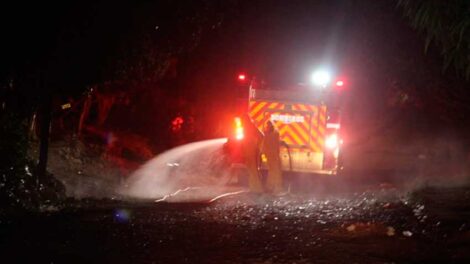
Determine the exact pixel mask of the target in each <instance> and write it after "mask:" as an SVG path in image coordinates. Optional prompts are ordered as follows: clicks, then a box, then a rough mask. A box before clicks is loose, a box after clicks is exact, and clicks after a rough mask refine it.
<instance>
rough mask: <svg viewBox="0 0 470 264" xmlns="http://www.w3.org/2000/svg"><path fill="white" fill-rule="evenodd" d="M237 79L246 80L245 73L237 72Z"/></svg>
mask: <svg viewBox="0 0 470 264" xmlns="http://www.w3.org/2000/svg"><path fill="white" fill-rule="evenodd" d="M238 80H239V81H245V80H246V75H245V74H244V73H240V74H238Z"/></svg>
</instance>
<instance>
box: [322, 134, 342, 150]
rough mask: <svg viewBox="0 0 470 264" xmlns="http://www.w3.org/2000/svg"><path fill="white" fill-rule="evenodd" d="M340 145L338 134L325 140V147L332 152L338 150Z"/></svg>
mask: <svg viewBox="0 0 470 264" xmlns="http://www.w3.org/2000/svg"><path fill="white" fill-rule="evenodd" d="M339 143H340V142H339V139H338V135H337V134H331V135H329V136H328V137H327V138H326V140H325V146H326V147H327V148H328V149H330V150H334V149H336V148H338V146H339Z"/></svg>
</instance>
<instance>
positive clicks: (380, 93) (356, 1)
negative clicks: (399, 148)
mask: <svg viewBox="0 0 470 264" xmlns="http://www.w3.org/2000/svg"><path fill="white" fill-rule="evenodd" d="M205 2H206V3H210V4H211V6H213V7H215V9H216V14H220V15H221V17H223V19H222V20H221V22H222V23H221V24H220V27H216V28H215V29H213V30H205V31H204V32H203V33H202V39H201V42H200V43H199V45H198V46H197V48H196V49H194V50H190V51H189V52H182V53H179V54H178V55H177V57H178V66H177V75H176V78H175V79H174V80H172V81H171V82H170V84H169V85H167V86H166V87H165V89H171V90H176V91H179V92H177V93H179V94H180V95H181V96H183V97H187V99H188V100H189V101H193V102H194V100H196V101H197V100H200V101H202V102H204V100H208V99H210V98H218V99H219V100H220V99H222V100H230V97H228V95H229V94H230V93H229V91H230V90H231V89H233V81H234V77H235V74H236V73H237V72H239V71H241V70H243V71H245V72H247V73H248V74H254V75H256V76H258V77H259V78H263V79H265V80H266V81H267V82H268V84H270V85H272V86H278V87H282V86H283V85H284V84H292V83H298V82H305V81H307V79H308V75H309V74H310V73H311V71H313V70H314V69H315V68H316V67H317V66H318V65H328V66H330V67H331V68H332V69H333V70H335V71H336V73H338V74H339V75H341V76H343V77H344V78H346V80H347V82H348V84H349V85H350V88H351V94H353V95H354V98H355V99H354V100H353V101H354V104H355V106H354V111H356V112H358V113H361V115H363V116H364V117H366V118H364V120H365V119H368V118H369V117H374V118H380V115H381V114H383V112H386V111H388V109H387V108H386V107H385V106H386V104H385V99H386V98H385V96H386V94H387V89H388V88H389V87H390V86H393V85H398V86H399V87H405V88H407V87H418V89H417V90H421V92H422V93H423V94H425V93H426V92H425V89H426V86H428V85H430V84H436V83H445V84H446V85H462V84H461V82H460V81H459V80H458V79H456V78H455V76H454V74H453V73H452V72H446V73H445V74H442V71H441V63H442V61H441V59H440V57H439V56H438V55H437V54H438V52H437V51H436V49H435V48H433V47H432V48H431V50H430V52H429V54H427V55H425V54H424V43H423V39H422V38H421V37H420V36H419V35H418V34H417V33H415V32H414V31H413V30H412V29H411V28H410V26H409V25H408V24H407V22H406V21H405V19H403V18H402V16H401V14H400V12H399V10H398V9H397V8H396V3H395V1H393V0H383V1H375V0H369V1H360V0H336V1H326V0H324V1H320V0H319V1H313V0H312V1H301V0H292V1H284V0H258V1H235V0H232V1H205ZM203 3H204V1H201V2H198V1H170V0H166V1H142V2H139V3H134V2H132V1H95V2H94V3H86V2H83V1H81V2H75V3H72V4H70V3H55V2H54V3H42V2H41V3H36V4H30V3H21V2H15V3H14V4H2V5H3V7H2V8H1V10H2V11H1V13H2V15H1V16H0V19H1V20H0V23H1V32H2V36H3V37H2V43H1V45H2V46H1V49H0V51H1V57H2V65H1V67H2V68H1V76H0V77H1V78H2V80H6V79H5V77H8V76H12V75H11V74H12V73H15V72H17V73H18V72H19V73H20V74H17V76H18V75H21V74H22V73H23V72H28V71H27V70H31V69H40V70H46V71H47V70H50V72H52V74H51V73H49V74H50V75H52V77H51V78H52V79H54V80H55V81H56V82H57V86H58V87H59V88H58V90H60V91H61V92H62V93H68V91H69V90H70V91H72V90H73V91H80V90H82V89H83V88H84V87H85V86H86V85H90V84H93V83H99V82H102V81H106V80H109V79H111V78H116V76H114V75H113V74H112V73H113V71H114V70H115V68H116V65H117V64H118V60H119V58H120V55H121V54H120V52H121V51H122V49H123V48H124V49H126V48H128V49H129V50H132V49H133V48H137V49H138V48H139V45H140V43H139V41H141V38H140V37H141V36H142V35H147V36H148V35H150V36H152V38H153V41H154V42H153V43H154V44H155V45H160V46H165V45H170V46H171V45H172V44H171V42H169V40H170V39H173V38H175V36H177V35H178V34H181V33H179V32H178V30H179V31H181V30H182V31H183V32H184V29H185V27H188V28H190V27H191V23H190V22H187V21H185V20H184V16H190V15H191V14H193V13H197V12H199V13H201V12H202V14H203V15H204V11H203V8H204V4H203ZM212 15H213V13H209V12H208V13H207V16H212ZM209 20H210V19H209ZM214 21H216V20H214ZM155 26H159V29H158V30H155ZM183 39H184V38H183ZM168 43H170V44H168ZM160 46H159V47H160ZM24 70H26V71H24ZM13 76H14V75H13ZM224 96H225V97H224Z"/></svg>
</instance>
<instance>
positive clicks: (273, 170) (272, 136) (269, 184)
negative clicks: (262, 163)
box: [261, 120, 282, 195]
mask: <svg viewBox="0 0 470 264" xmlns="http://www.w3.org/2000/svg"><path fill="white" fill-rule="evenodd" d="M279 149H280V140H279V132H278V131H277V129H276V127H275V126H274V124H273V122H272V121H271V120H269V121H268V122H267V123H266V129H265V133H264V138H263V143H262V148H261V151H262V153H263V154H264V155H265V156H266V159H267V166H268V178H267V180H266V189H267V191H269V192H270V193H272V194H275V195H278V194H281V193H282V171H281V159H280V158H279Z"/></svg>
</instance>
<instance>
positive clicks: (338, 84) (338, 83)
mask: <svg viewBox="0 0 470 264" xmlns="http://www.w3.org/2000/svg"><path fill="white" fill-rule="evenodd" d="M343 85H344V82H343V81H341V80H339V81H336V86H338V87H341V86H343Z"/></svg>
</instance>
